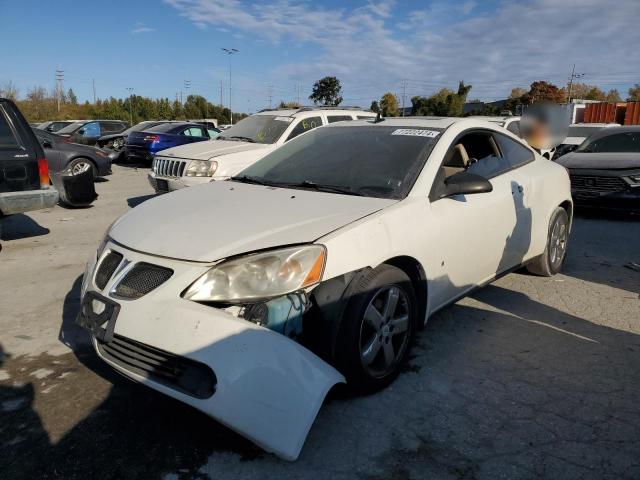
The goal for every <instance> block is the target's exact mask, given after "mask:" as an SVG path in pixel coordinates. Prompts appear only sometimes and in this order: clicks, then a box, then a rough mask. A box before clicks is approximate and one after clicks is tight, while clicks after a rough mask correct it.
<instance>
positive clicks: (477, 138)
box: [459, 131, 511, 179]
mask: <svg viewBox="0 0 640 480" xmlns="http://www.w3.org/2000/svg"><path fill="white" fill-rule="evenodd" d="M459 143H460V144H462V146H463V147H464V149H465V151H466V153H467V155H468V157H469V166H468V168H467V171H468V172H469V173H475V174H476V175H480V176H481V177H484V178H487V179H489V178H493V177H496V176H498V175H500V174H502V173H504V172H506V171H507V170H510V169H511V165H510V164H509V162H508V161H507V159H506V158H505V157H503V156H502V155H500V151H499V150H498V145H497V144H496V141H495V140H494V138H493V135H492V134H491V133H489V132H484V131H475V132H472V133H468V134H467V135H465V136H464V137H462V138H461V139H460V140H459Z"/></svg>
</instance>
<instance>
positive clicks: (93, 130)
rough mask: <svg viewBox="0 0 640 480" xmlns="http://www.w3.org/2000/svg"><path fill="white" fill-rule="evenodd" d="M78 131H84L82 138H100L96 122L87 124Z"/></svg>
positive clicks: (98, 126)
mask: <svg viewBox="0 0 640 480" xmlns="http://www.w3.org/2000/svg"><path fill="white" fill-rule="evenodd" d="M79 130H84V133H83V134H82V136H83V137H85V138H86V137H99V136H100V124H99V123H98V122H89V123H87V124H86V125H84V126H83V127H81V128H80V129H79Z"/></svg>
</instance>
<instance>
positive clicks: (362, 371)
mask: <svg viewBox="0 0 640 480" xmlns="http://www.w3.org/2000/svg"><path fill="white" fill-rule="evenodd" d="M417 305H418V304H417V299H416V294H415V291H414V289H413V285H412V284H411V280H410V278H409V277H408V276H407V274H405V273H404V272H403V271H402V270H400V269H399V268H397V267H393V266H391V265H386V264H383V265H380V266H379V267H377V268H376V269H374V270H371V271H370V272H368V273H367V274H366V275H365V276H364V277H363V278H362V279H360V281H359V284H358V285H357V288H356V290H355V292H353V296H352V298H351V300H350V301H349V304H348V305H347V308H346V310H345V313H344V315H343V317H342V322H341V325H340V331H339V333H338V339H337V342H336V346H337V349H336V363H337V366H338V369H339V370H340V371H341V372H342V373H343V374H344V375H345V377H346V379H347V384H348V385H349V386H350V387H351V388H353V389H354V390H356V391H358V392H360V393H373V392H376V391H378V390H381V389H383V388H384V387H386V386H387V385H389V384H390V383H391V382H392V381H393V380H394V379H395V378H396V377H397V376H398V374H399V373H400V369H401V368H402V365H403V364H404V363H405V361H406V359H407V356H408V354H409V350H410V348H411V344H412V343H413V337H414V334H415V331H416V324H417V321H416V319H417V315H418V308H417Z"/></svg>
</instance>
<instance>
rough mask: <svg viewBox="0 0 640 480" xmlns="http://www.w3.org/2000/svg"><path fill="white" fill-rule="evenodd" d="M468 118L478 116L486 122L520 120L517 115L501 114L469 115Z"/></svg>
mask: <svg viewBox="0 0 640 480" xmlns="http://www.w3.org/2000/svg"><path fill="white" fill-rule="evenodd" d="M468 118H480V119H482V120H486V121H487V122H507V121H509V120H520V116H519V115H501V116H485V115H470V116H469V117H468Z"/></svg>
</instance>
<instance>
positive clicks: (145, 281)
mask: <svg viewBox="0 0 640 480" xmlns="http://www.w3.org/2000/svg"><path fill="white" fill-rule="evenodd" d="M171 275H173V270H171V269H169V268H164V267H159V266H157V265H152V264H150V263H144V262H141V263H138V264H136V265H135V266H134V267H133V268H132V269H131V270H129V271H128V272H127V274H126V275H125V276H124V278H123V279H122V280H121V281H120V283H118V285H117V286H116V290H115V292H114V293H115V295H116V296H118V297H121V298H127V299H131V300H134V299H136V298H140V297H142V296H144V295H146V294H147V293H149V292H150V291H152V290H153V289H155V288H158V287H159V286H160V285H162V284H163V283H164V282H166V281H167V280H168V279H169V278H170V277H171Z"/></svg>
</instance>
